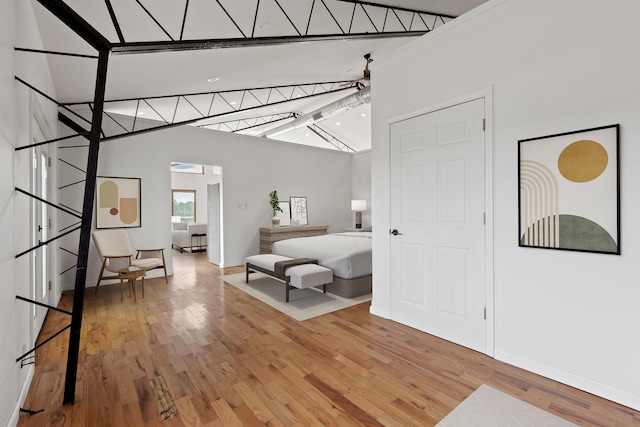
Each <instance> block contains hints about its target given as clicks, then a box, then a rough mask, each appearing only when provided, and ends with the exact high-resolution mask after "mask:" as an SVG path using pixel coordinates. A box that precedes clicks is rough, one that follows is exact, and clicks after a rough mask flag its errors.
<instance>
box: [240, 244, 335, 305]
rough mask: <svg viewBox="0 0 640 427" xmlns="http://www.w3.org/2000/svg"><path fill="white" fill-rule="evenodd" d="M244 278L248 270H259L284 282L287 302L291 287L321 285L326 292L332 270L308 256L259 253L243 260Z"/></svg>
mask: <svg viewBox="0 0 640 427" xmlns="http://www.w3.org/2000/svg"><path fill="white" fill-rule="evenodd" d="M245 270H246V279H245V281H246V282H247V283H249V272H250V271H259V272H261V273H264V274H267V275H269V276H272V277H275V278H276V279H279V280H282V281H284V282H285V283H284V284H285V290H286V291H285V300H286V302H289V291H290V290H291V289H293V288H297V289H304V288H310V287H313V286H321V285H322V290H323V292H325V293H326V292H327V284H330V283H332V282H333V271H331V270H330V269H328V268H326V267H322V266H320V265H317V264H316V261H315V260H312V259H308V258H299V259H294V258H289V257H284V256H281V255H273V254H261V255H253V256H250V257H247V259H246V260H245Z"/></svg>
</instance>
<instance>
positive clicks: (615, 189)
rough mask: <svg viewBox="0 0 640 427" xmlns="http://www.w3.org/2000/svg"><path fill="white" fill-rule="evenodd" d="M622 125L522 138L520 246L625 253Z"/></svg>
mask: <svg viewBox="0 0 640 427" xmlns="http://www.w3.org/2000/svg"><path fill="white" fill-rule="evenodd" d="M619 126H620V125H611V126H603V127H598V128H593V129H585V130H580V131H574V132H566V133H561V134H557V135H550V136H543V137H538V138H529V139H523V140H520V141H518V181H519V185H520V188H519V192H518V204H519V207H518V208H519V209H518V213H519V216H520V220H519V224H518V243H519V246H524V247H535V248H546V249H559V250H569V251H583V252H596V253H605V254H615V255H619V254H620V192H619V188H620V175H619V171H618V153H619V149H618V146H619V140H618V134H619Z"/></svg>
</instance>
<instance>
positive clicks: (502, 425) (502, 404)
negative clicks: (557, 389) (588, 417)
mask: <svg viewBox="0 0 640 427" xmlns="http://www.w3.org/2000/svg"><path fill="white" fill-rule="evenodd" d="M576 425H577V424H573V423H570V422H569V421H566V420H564V419H562V418H560V417H558V416H556V415H553V414H551V413H549V412H546V411H544V410H542V409H540V408H537V407H535V406H533V405H531V404H529V403H527V402H524V401H522V400H520V399H518V398H516V397H513V396H510V395H508V394H506V393H503V392H501V391H499V390H496V389H495V388H492V387H489V386H488V385H486V384H483V385H481V386H480V387H479V388H478V389H477V390H476V391H474V392H473V393H471V395H469V397H467V398H466V399H465V400H463V401H462V403H461V404H460V405H458V406H457V407H456V408H455V409H454V410H453V411H451V412H450V413H449V414H448V415H447V416H446V417H444V418H443V419H442V420H441V421H440V422H439V423H438V424H436V427H470V426H473V427H569V426H576Z"/></svg>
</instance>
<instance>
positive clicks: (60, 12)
mask: <svg viewBox="0 0 640 427" xmlns="http://www.w3.org/2000/svg"><path fill="white" fill-rule="evenodd" d="M38 3H40V4H41V5H42V6H44V7H45V8H47V9H48V10H49V12H51V13H52V14H53V15H55V16H56V17H57V18H58V19H59V20H60V21H62V22H64V23H65V24H66V25H67V26H68V27H69V28H70V29H71V30H72V31H73V32H75V33H76V34H77V35H79V36H80V37H82V39H84V41H86V42H87V43H89V44H90V45H91V46H93V47H94V48H95V49H96V50H97V51H107V52H108V51H109V49H111V43H110V42H109V40H107V38H106V37H104V36H103V35H102V34H100V33H99V32H98V31H97V30H96V29H95V28H93V27H92V26H91V25H90V24H89V23H88V22H87V21H85V20H84V19H83V18H82V17H81V16H80V15H78V14H77V13H76V12H75V11H74V10H73V9H71V8H70V7H69V6H67V4H66V3H65V2H63V1H62V0H38Z"/></svg>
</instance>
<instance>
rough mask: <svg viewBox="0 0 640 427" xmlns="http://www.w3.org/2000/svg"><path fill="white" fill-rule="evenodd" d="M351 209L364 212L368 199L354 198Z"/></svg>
mask: <svg viewBox="0 0 640 427" xmlns="http://www.w3.org/2000/svg"><path fill="white" fill-rule="evenodd" d="M351 210H352V211H355V212H364V211H366V210H367V201H366V200H352V201H351Z"/></svg>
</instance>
